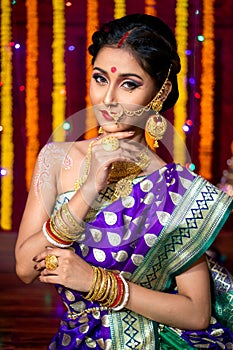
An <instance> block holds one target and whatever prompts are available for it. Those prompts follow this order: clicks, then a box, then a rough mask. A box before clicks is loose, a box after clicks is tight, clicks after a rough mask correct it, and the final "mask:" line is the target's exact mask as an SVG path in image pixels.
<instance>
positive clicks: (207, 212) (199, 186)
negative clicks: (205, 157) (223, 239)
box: [131, 176, 233, 290]
mask: <svg viewBox="0 0 233 350" xmlns="http://www.w3.org/2000/svg"><path fill="white" fill-rule="evenodd" d="M232 207H233V200H232V198H231V197H229V196H228V195H226V194H225V193H224V192H222V191H221V190H219V189H217V188H216V187H215V186H213V185H211V184H210V183H209V182H207V181H206V180H205V179H203V178H202V177H199V176H198V177H196V178H195V179H194V181H193V184H192V186H191V187H190V188H189V189H187V191H186V193H185V194H184V196H183V197H182V199H181V201H180V204H179V205H177V207H176V208H175V210H174V211H173V214H172V215H171V217H170V219H169V221H168V222H167V224H166V225H165V226H164V228H163V229H162V231H161V233H160V235H159V237H158V239H157V240H156V241H155V244H154V246H153V247H152V248H151V249H150V251H149V252H148V253H147V255H146V256H145V258H144V259H143V263H142V264H141V266H139V267H138V268H137V269H136V270H135V272H134V273H133V275H132V278H131V281H133V282H135V283H138V284H141V285H142V286H145V287H147V288H150V289H156V290H164V289H166V288H168V287H169V286H170V283H171V280H172V277H173V276H174V275H175V274H179V273H181V272H182V271H184V270H185V269H186V268H187V267H188V266H190V265H191V264H192V263H193V262H194V261H195V260H197V259H198V258H199V257H200V256H201V255H202V254H203V253H204V252H205V251H206V250H207V249H208V248H209V246H210V245H211V244H212V243H213V241H214V239H215V238H216V236H217V234H218V232H219V230H220V229H221V227H222V226H223V224H224V222H225V221H226V219H227V217H228V215H229V214H230V211H231V209H232ZM155 247H156V249H155Z"/></svg>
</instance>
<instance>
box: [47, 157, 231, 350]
mask: <svg viewBox="0 0 233 350" xmlns="http://www.w3.org/2000/svg"><path fill="white" fill-rule="evenodd" d="M111 191H112V190H111V188H110V187H109V188H107V189H106V190H105V191H103V192H102V193H101V194H100V195H99V197H98V198H97V199H96V202H99V203H101V205H100V208H99V209H98V210H96V208H95V210H94V211H93V213H95V217H94V218H92V219H90V216H89V217H88V219H87V221H88V222H87V225H86V231H85V234H83V235H82V237H80V240H79V241H77V242H75V243H74V244H73V246H72V248H71V249H73V250H74V251H75V252H76V254H78V255H79V256H81V257H82V258H83V259H85V260H86V261H87V262H89V263H91V264H93V265H96V266H101V267H103V268H106V269H110V270H114V271H116V272H121V273H122V274H123V275H124V276H125V278H126V279H128V280H129V281H132V282H134V283H136V284H140V285H141V286H143V287H145V288H149V289H154V290H159V291H164V292H174V291H173V290H172V283H173V281H174V277H175V276H176V275H178V274H180V273H182V272H183V271H185V270H186V269H187V268H188V267H189V266H191V265H192V264H193V263H194V262H195V261H196V260H197V259H198V258H199V257H200V256H201V255H203V254H204V253H205V251H206V250H207V249H208V248H209V247H210V245H211V244H212V242H213V241H214V239H215V238H216V236H217V234H218V232H219V230H220V229H221V227H222V225H223V224H224V222H225V220H226V219H227V217H228V215H229V214H230V212H231V210H232V207H233V200H232V198H230V197H229V196H227V195H226V194H225V193H223V192H222V191H220V190H219V189H217V188H216V187H214V186H213V185H211V184H210V183H209V182H207V181H206V180H204V179H203V178H201V177H199V176H196V175H195V174H194V173H191V172H189V171H188V170H187V169H186V168H183V167H182V166H180V165H179V164H174V163H172V164H168V165H167V166H165V167H163V168H161V169H159V170H158V171H155V172H154V173H152V174H150V175H149V176H146V177H139V178H137V179H136V180H135V182H134V185H133V190H132V193H131V194H130V196H128V197H126V198H122V199H119V200H117V201H115V202H113V203H111V202H110V203H108V201H106V198H107V199H108V198H110V197H111ZM73 194H74V192H73V191H71V192H67V193H64V194H62V195H60V196H58V198H57V203H56V206H55V209H54V210H55V211H56V210H57V209H58V208H59V207H60V206H61V205H62V204H63V203H65V202H67V201H69V199H70V198H71V197H72V196H73ZM103 198H105V201H104V203H103V201H102V200H103ZM208 263H209V266H210V271H212V270H214V269H212V267H213V265H214V262H213V261H211V260H209V261H208ZM211 264H212V265H211ZM216 266H217V265H215V270H216V271H217V268H216ZM216 271H215V275H214V273H213V281H215V282H217V281H218V282H219V281H220V280H221V281H223V282H224V281H227V283H225V285H224V283H222V282H221V283H220V282H219V288H218V290H217V291H216V293H215V299H213V300H214V305H213V317H212V318H211V323H210V326H209V328H208V329H207V330H205V331H184V330H178V329H175V328H170V327H167V326H164V325H160V324H157V323H156V322H153V321H151V320H149V319H147V318H145V317H143V316H141V315H138V314H135V313H134V312H132V311H130V310H127V309H124V310H122V311H120V312H114V311H111V310H109V309H105V308H102V307H101V306H100V305H99V304H98V303H95V302H89V301H87V300H85V299H84V298H83V297H82V295H81V294H80V293H79V292H77V291H74V290H70V289H67V288H64V287H63V286H57V290H58V293H59V294H60V296H61V298H62V300H63V302H64V304H65V306H66V308H67V312H66V313H65V315H64V317H63V319H62V321H61V324H60V328H59V331H58V333H57V334H56V335H55V337H54V339H53V340H52V342H51V344H50V346H49V349H50V350H54V349H113V350H127V349H145V350H147V349H148V350H149V349H151V350H154V349H192V348H212V349H233V333H232V331H231V330H230V327H231V326H232V310H233V307H232V304H233V303H232V296H233V283H232V279H231V275H230V274H228V275H227V277H226V276H225V275H226V272H225V270H224V273H223V270H222V272H221V271H220V269H219V267H218V273H217V272H216ZM224 274H225V275H224ZM77 278H78V276H77ZM216 284H217V283H215V285H216ZM223 301H224V302H226V301H227V302H228V304H227V306H226V305H224V303H223ZM142 302H143V300H142ZM225 316H227V317H225ZM219 321H221V324H220V322H219ZM212 345H214V346H215V347H212Z"/></svg>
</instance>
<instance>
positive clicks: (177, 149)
mask: <svg viewBox="0 0 233 350" xmlns="http://www.w3.org/2000/svg"><path fill="white" fill-rule="evenodd" d="M175 13H176V27H175V36H176V40H177V45H178V54H179V56H180V60H181V71H180V73H179V74H178V86H179V91H180V94H179V100H178V101H177V103H176V105H175V106H174V127H175V129H176V131H177V132H175V133H174V160H175V161H176V162H179V163H181V164H185V162H186V146H185V139H186V137H185V133H184V132H183V129H182V127H183V125H184V123H185V121H186V119H187V113H186V108H187V99H188V93H187V88H186V79H187V70H188V63H187V56H186V54H185V52H186V50H187V45H188V1H187V0H177V2H176V10H175Z"/></svg>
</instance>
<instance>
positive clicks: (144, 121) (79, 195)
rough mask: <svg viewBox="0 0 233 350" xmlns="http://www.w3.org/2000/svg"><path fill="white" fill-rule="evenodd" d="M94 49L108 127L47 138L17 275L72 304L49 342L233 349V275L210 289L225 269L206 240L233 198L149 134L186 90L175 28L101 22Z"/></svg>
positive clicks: (97, 91) (98, 94)
mask: <svg viewBox="0 0 233 350" xmlns="http://www.w3.org/2000/svg"><path fill="white" fill-rule="evenodd" d="M89 52H90V54H91V55H92V56H93V73H92V78H91V85H90V96H91V100H92V104H93V108H94V111H95V115H96V118H97V121H98V123H99V125H100V129H101V131H100V136H99V137H97V138H96V139H94V140H85V141H79V142H74V143H60V144H59V143H51V144H48V145H47V146H45V147H44V149H43V150H42V151H41V153H40V155H39V157H38V161H37V164H36V167H35V172H34V179H33V182H32V186H31V190H30V193H29V197H28V201H27V205H26V208H25V212H24V215H23V218H22V222H21V226H20V230H19V236H18V240H17V244H16V261H17V263H16V270H17V274H18V275H19V277H20V278H21V279H22V280H23V281H24V282H25V283H31V282H32V281H33V280H35V279H36V278H38V279H39V280H40V281H41V282H42V283H52V284H55V285H56V286H57V290H58V293H59V294H60V296H61V298H62V300H63V302H64V304H65V306H66V308H67V312H66V313H65V315H64V317H63V319H62V322H61V325H60V328H59V331H58V333H57V334H56V335H55V337H54V339H53V340H52V342H51V344H50V346H49V349H74V348H79V349H90V348H95V349H122V350H123V349H124V350H125V349H159V348H162V349H176V348H177V349H192V348H202V347H205V348H215V349H218V348H222V349H225V348H228V349H230V348H232V346H233V333H232V331H231V330H230V329H229V327H231V326H232V319H231V316H230V312H231V311H230V309H229V308H228V305H230V303H228V304H224V307H225V309H224V312H222V310H223V309H222V307H221V303H220V301H221V298H222V299H223V298H227V297H228V294H227V293H225V291H226V290H227V291H228V292H229V293H231V291H232V280H231V276H230V275H229V274H227V272H225V271H224V272H223V271H222V275H223V273H225V275H224V280H225V282H226V283H225V287H223V286H224V284H223V285H221V286H220V287H221V288H222V289H221V288H220V290H219V291H218V292H217V293H215V296H213V297H212V299H211V287H210V286H211V283H212V282H213V281H214V280H217V278H218V277H219V276H218V275H217V274H218V272H216V271H218V270H217V269H216V268H215V269H214V268H212V267H213V266H212V265H211V264H214V263H213V262H212V261H211V260H209V259H208V260H207V259H206V256H205V251H206V250H207V249H208V248H209V246H210V245H211V244H212V242H213V240H214V239H215V237H216V235H217V234H218V232H219V230H220V228H221V227H222V225H223V223H224V222H225V220H226V218H227V216H228V215H229V213H230V211H231V209H232V207H233V204H232V199H231V198H230V197H228V196H227V195H226V194H224V193H223V192H221V191H219V190H218V189H217V188H215V187H214V186H212V185H211V184H210V183H208V182H207V181H205V180H204V179H203V178H201V177H200V176H197V175H196V174H193V173H191V172H189V171H188V170H187V169H186V168H183V167H182V166H181V165H179V164H175V163H170V164H166V163H165V162H164V161H163V160H162V159H161V158H159V157H158V155H157V154H156V153H155V152H153V151H152V150H151V149H150V148H148V147H147V143H146V138H145V132H144V129H146V131H147V134H149V136H150V137H152V139H153V140H154V146H155V147H156V146H158V142H159V140H160V139H161V138H162V136H163V134H164V132H165V129H166V124H167V123H166V120H165V119H164V118H163V117H162V116H161V115H160V114H159V112H160V111H161V110H162V111H165V110H167V109H168V108H170V107H172V106H173V105H174V104H175V102H176V100H177V98H178V88H177V80H176V75H177V73H178V72H179V70H180V61H179V57H178V54H177V47H176V41H175V38H174V35H173V34H172V32H171V30H170V29H169V28H168V27H167V25H166V24H164V23H163V22H162V21H161V20H159V19H158V18H156V17H152V16H148V15H128V16H126V17H123V18H121V19H119V20H115V21H112V22H110V23H108V24H106V25H104V26H103V27H102V28H101V29H100V30H99V31H97V32H96V33H94V35H93V43H92V45H91V46H90V48H89ZM45 193H46V194H47V195H45ZM216 204H218V205H216ZM214 267H215V266H214ZM210 270H213V271H215V275H214V272H213V277H214V278H212V277H211V278H210V274H209V271H210ZM216 276H217V277H216ZM218 283H220V282H218ZM226 285H227V288H226ZM224 288H225V290H224ZM211 304H214V305H213V307H212V305H211ZM226 305H227V306H226ZM214 306H215V308H214ZM216 306H218V307H216ZM216 310H217V311H218V313H217V314H216ZM231 310H232V309H231ZM224 315H225V316H227V317H226V320H225V319H224V317H223V316H224ZM216 316H218V320H217V317H216ZM219 320H220V321H221V322H222V324H220V322H219Z"/></svg>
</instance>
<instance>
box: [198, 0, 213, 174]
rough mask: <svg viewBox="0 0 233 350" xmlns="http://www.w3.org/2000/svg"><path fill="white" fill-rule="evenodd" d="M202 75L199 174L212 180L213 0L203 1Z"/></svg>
mask: <svg viewBox="0 0 233 350" xmlns="http://www.w3.org/2000/svg"><path fill="white" fill-rule="evenodd" d="M203 36H204V39H205V40H204V41H203V43H202V75H201V104H200V113H201V115H200V145H199V160H200V174H201V175H202V176H203V177H205V178H206V179H207V180H210V179H211V178H212V171H211V167H212V157H213V141H214V135H213V133H214V107H213V104H214V103H213V100H214V51H215V48H214V0H204V1H203Z"/></svg>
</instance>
